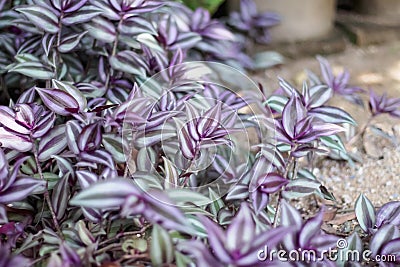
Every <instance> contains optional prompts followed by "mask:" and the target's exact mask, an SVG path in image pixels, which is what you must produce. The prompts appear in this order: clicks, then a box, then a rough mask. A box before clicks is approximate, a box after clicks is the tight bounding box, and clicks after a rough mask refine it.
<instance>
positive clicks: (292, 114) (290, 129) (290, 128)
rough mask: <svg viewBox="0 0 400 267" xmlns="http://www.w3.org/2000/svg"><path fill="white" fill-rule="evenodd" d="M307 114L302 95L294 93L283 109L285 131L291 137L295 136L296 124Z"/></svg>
mask: <svg viewBox="0 0 400 267" xmlns="http://www.w3.org/2000/svg"><path fill="white" fill-rule="evenodd" d="M306 115H307V110H306V108H305V107H304V105H303V104H302V103H301V100H300V97H298V96H295V94H292V96H291V97H290V99H289V101H288V102H287V103H286V105H285V107H284V108H283V111H282V126H283V129H284V130H285V132H286V133H287V134H288V135H289V136H290V137H291V138H294V137H295V126H296V124H297V123H298V122H299V121H301V120H303V119H304V118H305V117H306Z"/></svg>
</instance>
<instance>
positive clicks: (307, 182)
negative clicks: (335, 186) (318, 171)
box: [282, 178, 321, 199]
mask: <svg viewBox="0 0 400 267" xmlns="http://www.w3.org/2000/svg"><path fill="white" fill-rule="evenodd" d="M320 186H321V183H320V182H318V181H316V180H313V179H307V178H297V179H295V180H291V181H290V182H289V183H288V184H287V185H286V188H285V191H284V192H282V196H283V197H284V198H286V199H292V198H301V197H305V196H309V195H312V194H314V193H318V192H320Z"/></svg>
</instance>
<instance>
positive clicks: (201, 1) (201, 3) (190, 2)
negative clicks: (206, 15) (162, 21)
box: [183, 0, 224, 14]
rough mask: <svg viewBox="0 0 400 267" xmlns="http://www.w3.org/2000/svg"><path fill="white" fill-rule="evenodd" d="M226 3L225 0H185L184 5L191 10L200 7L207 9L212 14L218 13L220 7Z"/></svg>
mask: <svg viewBox="0 0 400 267" xmlns="http://www.w3.org/2000/svg"><path fill="white" fill-rule="evenodd" d="M223 2H224V0H183V3H184V4H185V5H187V6H188V7H189V8H191V9H193V10H196V9H197V8H199V7H202V8H205V9H207V10H208V11H210V13H211V14H212V13H214V12H215V11H217V9H218V7H219V6H220V5H221V4H222V3H223Z"/></svg>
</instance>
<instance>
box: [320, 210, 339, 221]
mask: <svg viewBox="0 0 400 267" xmlns="http://www.w3.org/2000/svg"><path fill="white" fill-rule="evenodd" d="M336 212H337V209H335V208H333V207H329V208H327V209H326V210H325V211H324V216H323V218H322V220H323V221H324V222H328V221H330V220H333V218H335V216H336Z"/></svg>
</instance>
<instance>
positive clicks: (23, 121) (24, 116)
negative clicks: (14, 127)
mask: <svg viewBox="0 0 400 267" xmlns="http://www.w3.org/2000/svg"><path fill="white" fill-rule="evenodd" d="M14 110H15V121H16V122H17V123H19V124H20V125H22V126H24V127H25V128H27V129H32V127H33V126H34V124H35V115H34V114H33V110H32V108H31V107H30V106H29V105H27V104H17V105H15V107H14Z"/></svg>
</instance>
